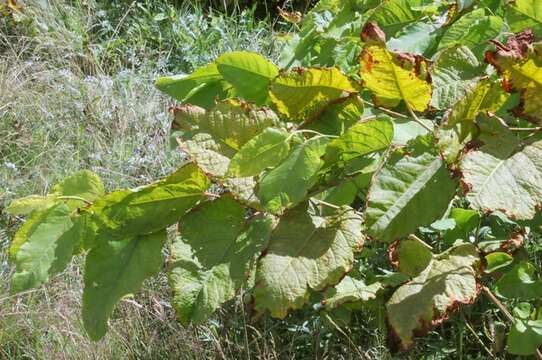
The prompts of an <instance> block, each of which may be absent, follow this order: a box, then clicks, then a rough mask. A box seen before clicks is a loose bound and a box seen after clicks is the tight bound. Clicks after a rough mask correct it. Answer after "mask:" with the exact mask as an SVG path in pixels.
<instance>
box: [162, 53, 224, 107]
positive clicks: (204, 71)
mask: <svg viewBox="0 0 542 360" xmlns="http://www.w3.org/2000/svg"><path fill="white" fill-rule="evenodd" d="M155 85H156V87H157V88H158V90H160V91H162V92H163V93H165V94H167V95H169V96H171V97H173V98H175V99H177V100H179V101H181V102H183V103H189V104H193V105H197V106H201V107H203V108H206V109H208V108H210V107H212V106H213V105H214V104H215V101H216V100H217V99H225V98H227V97H228V91H229V88H230V87H231V85H230V84H228V83H227V82H225V81H224V78H223V77H222V75H221V74H220V72H219V71H218V67H217V65H216V64H215V63H211V64H209V65H207V66H205V67H201V68H199V69H197V70H196V71H194V72H193V73H192V74H190V75H176V76H167V77H161V78H159V79H158V80H156V83H155Z"/></svg>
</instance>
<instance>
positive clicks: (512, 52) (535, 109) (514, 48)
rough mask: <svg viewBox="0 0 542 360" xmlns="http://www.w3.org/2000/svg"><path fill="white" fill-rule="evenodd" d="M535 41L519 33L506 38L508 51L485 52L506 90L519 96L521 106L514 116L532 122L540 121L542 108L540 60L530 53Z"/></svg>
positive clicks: (534, 53) (541, 66)
mask: <svg viewBox="0 0 542 360" xmlns="http://www.w3.org/2000/svg"><path fill="white" fill-rule="evenodd" d="M533 41H534V38H533V37H532V36H529V35H528V34H527V35H525V34H523V35H522V34H519V35H517V36H516V37H511V38H510V39H508V43H507V49H508V50H507V49H499V50H497V51H494V52H488V53H487V54H486V59H487V60H488V61H489V62H490V63H491V64H492V65H494V66H495V67H496V68H497V69H498V70H499V72H500V73H501V74H502V76H503V78H504V81H503V83H504V87H505V89H506V90H508V91H517V92H519V93H520V94H521V103H520V105H519V106H518V107H517V108H516V113H517V114H518V115H520V116H524V117H526V118H528V119H530V120H532V121H535V122H540V121H541V120H542V115H540V107H541V106H542V57H541V56H540V54H539V53H537V52H536V51H532V50H529V49H530V48H531V44H532V42H533Z"/></svg>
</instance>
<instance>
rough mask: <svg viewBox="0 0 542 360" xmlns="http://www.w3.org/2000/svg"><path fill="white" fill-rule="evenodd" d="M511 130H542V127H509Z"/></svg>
mask: <svg viewBox="0 0 542 360" xmlns="http://www.w3.org/2000/svg"><path fill="white" fill-rule="evenodd" d="M508 129H509V130H510V131H534V132H536V131H540V130H542V127H534V128H508Z"/></svg>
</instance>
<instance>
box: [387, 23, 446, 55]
mask: <svg viewBox="0 0 542 360" xmlns="http://www.w3.org/2000/svg"><path fill="white" fill-rule="evenodd" d="M437 29H438V27H437V26H435V25H433V24H427V23H423V22H417V23H412V24H409V25H407V26H406V27H405V28H404V29H402V30H401V33H400V34H398V36H397V37H394V38H391V39H390V40H388V42H387V43H386V47H387V48H388V49H390V50H392V51H396V52H407V53H413V54H417V55H430V54H431V53H432V52H434V49H435V48H436V43H437V38H438V36H437V35H438V33H437ZM428 57H430V56H428Z"/></svg>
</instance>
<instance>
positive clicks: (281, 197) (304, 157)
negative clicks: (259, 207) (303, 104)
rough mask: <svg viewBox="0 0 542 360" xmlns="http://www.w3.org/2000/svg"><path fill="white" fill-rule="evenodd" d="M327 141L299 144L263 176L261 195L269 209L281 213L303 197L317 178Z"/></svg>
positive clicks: (316, 140)
mask: <svg viewBox="0 0 542 360" xmlns="http://www.w3.org/2000/svg"><path fill="white" fill-rule="evenodd" d="M326 144H327V140H326V139H323V138H314V139H310V140H307V141H306V142H304V143H303V144H300V145H297V146H296V147H294V149H293V150H292V152H291V153H290V155H289V156H288V157H287V158H286V160H285V161H284V162H283V163H282V164H280V165H279V166H277V167H276V168H274V169H273V170H271V171H270V172H268V173H267V174H265V175H264V176H263V177H262V178H261V180H260V183H259V188H258V197H259V198H260V200H261V202H262V204H263V205H264V206H265V208H266V209H267V210H269V211H270V212H272V213H279V212H281V211H282V210H284V209H285V208H288V207H292V206H294V205H296V204H298V203H300V202H301V201H303V199H304V198H305V196H306V195H307V192H308V190H309V189H310V188H311V187H312V186H313V185H314V184H315V182H316V178H315V175H316V174H317V173H318V170H320V168H321V166H322V160H320V157H321V156H322V155H323V153H324V151H325V145H326Z"/></svg>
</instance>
